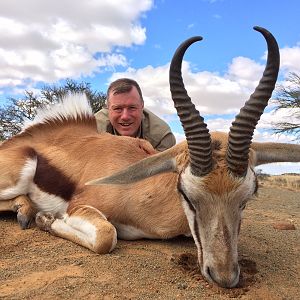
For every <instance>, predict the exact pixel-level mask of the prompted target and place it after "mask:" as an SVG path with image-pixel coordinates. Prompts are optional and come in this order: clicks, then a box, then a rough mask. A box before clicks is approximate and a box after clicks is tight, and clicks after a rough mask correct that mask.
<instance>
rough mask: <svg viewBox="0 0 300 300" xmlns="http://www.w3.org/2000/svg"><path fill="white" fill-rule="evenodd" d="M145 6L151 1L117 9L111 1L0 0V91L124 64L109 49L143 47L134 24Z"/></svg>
mask: <svg viewBox="0 0 300 300" xmlns="http://www.w3.org/2000/svg"><path fill="white" fill-rule="evenodd" d="M151 6H152V1H151V0H124V1H123V3H122V5H120V4H119V2H118V1H113V0H86V1H80V0H61V1H51V0H43V1H39V0H22V1H18V0H1V1H0V34H1V40H0V87H5V86H8V85H9V86H13V85H20V83H24V81H25V80H26V79H29V78H30V80H31V81H46V82H50V81H55V80H59V79H61V78H65V77H73V78H74V77H79V76H84V75H91V74H92V73H93V72H97V71H99V69H101V68H105V67H112V66H115V65H122V66H125V65H127V60H126V58H125V57H124V56H123V55H122V54H118V53H115V52H114V49H115V47H130V46H132V45H141V44H143V43H144V41H145V39H146V29H145V28H144V27H142V26H141V25H140V23H139V20H140V19H141V18H142V17H143V13H144V12H146V11H147V10H149V9H150V8H151ZM69 8H70V9H69ZM97 53H101V55H100V58H97V57H98V56H99V55H96V54H97Z"/></svg>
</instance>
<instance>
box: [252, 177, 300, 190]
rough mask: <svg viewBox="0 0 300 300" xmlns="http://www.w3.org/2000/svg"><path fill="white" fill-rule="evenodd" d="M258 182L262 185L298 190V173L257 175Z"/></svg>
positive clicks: (299, 184)
mask: <svg viewBox="0 0 300 300" xmlns="http://www.w3.org/2000/svg"><path fill="white" fill-rule="evenodd" d="M258 180H259V183H260V184H261V185H264V186H271V187H272V186H276V187H282V188H287V189H290V190H293V191H300V175H299V174H283V175H272V176H269V175H259V176H258Z"/></svg>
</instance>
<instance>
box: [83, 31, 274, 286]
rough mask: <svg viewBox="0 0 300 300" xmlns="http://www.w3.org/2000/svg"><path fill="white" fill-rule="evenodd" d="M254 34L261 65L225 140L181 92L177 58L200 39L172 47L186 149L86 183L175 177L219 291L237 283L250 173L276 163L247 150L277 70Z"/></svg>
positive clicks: (205, 270)
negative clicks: (263, 56)
mask: <svg viewBox="0 0 300 300" xmlns="http://www.w3.org/2000/svg"><path fill="white" fill-rule="evenodd" d="M254 29H255V30H257V31H259V32H260V33H261V34H262V35H263V36H264V38H265V40H266V42H267V45H268V59H267V64H266V68H265V71H264V73H263V76H262V79H261V80H260V82H259V84H258V86H257V88H256V89H255V91H254V93H253V94H252V95H251V96H250V99H249V100H248V101H247V102H246V103H245V105H244V107H243V108H242V109H241V110H240V112H239V114H238V115H237V116H236V118H235V121H234V122H233V123H232V126H231V128H230V132H229V135H228V136H227V135H225V136H224V134H220V133H212V134H210V133H209V130H208V129H207V126H206V124H205V123H204V120H203V118H202V117H201V116H200V115H199V112H198V111H197V110H196V109H195V106H194V104H193V103H192V102H191V99H190V98H189V96H188V94H187V92H186V90H185V87H184V83H183V79H182V75H181V65H182V60H183V56H184V53H185V51H186V50H187V48H188V47H189V46H190V45H191V44H192V43H194V42H196V41H199V40H201V39H202V38H201V37H193V38H190V39H188V40H186V41H185V42H183V43H182V44H181V45H180V46H179V47H178V49H177V51H176V52H175V54H174V56H173V59H172V62H171V66H170V89H171V94H172V98H173V101H174V104H175V108H176V110H177V114H178V116H179V118H180V121H181V123H182V126H183V128H184V132H185V136H186V144H184V146H182V145H181V146H180V145H176V146H174V147H173V148H171V149H168V150H166V151H164V152H162V153H158V154H156V155H153V156H151V157H149V158H146V159H144V160H142V161H139V162H138V163H136V164H134V165H131V166H130V167H128V168H127V169H126V170H122V171H120V172H118V173H116V174H114V175H112V176H109V177H106V178H102V179H101V178H100V179H96V180H93V181H92V182H89V184H128V183H132V182H135V181H138V180H141V179H144V178H147V177H150V176H153V175H156V174H159V173H163V172H171V171H172V172H177V173H178V184H177V187H174V188H177V190H178V194H179V195H180V199H181V201H182V204H183V208H184V212H185V214H186V217H187V220H188V223H189V227H190V230H191V233H192V235H193V238H194V240H195V244H196V246H197V249H198V261H199V264H200V267H201V271H202V274H203V275H204V276H205V277H206V278H207V279H208V280H209V281H212V282H215V283H217V284H218V285H220V286H223V287H234V286H236V285H237V283H238V281H239V274H240V269H239V265H238V252H237V243H238V234H239V229H240V223H241V215H242V211H243V209H244V208H245V205H246V202H247V201H248V200H249V199H250V198H251V197H252V196H253V194H255V192H256V189H257V181H256V176H255V173H254V170H253V169H254V167H255V166H256V165H257V164H258V163H262V160H263V161H264V162H271V161H276V158H275V159H274V158H272V159H271V158H270V159H266V158H264V159H258V157H266V156H267V155H268V153H264V149H263V147H258V148H259V149H258V150H256V149H253V148H251V147H250V146H253V145H251V141H252V136H253V132H254V129H255V127H256V125H257V122H258V120H259V118H260V116H261V115H262V113H263V110H264V108H265V107H266V106H267V104H268V100H269V99H270V97H271V94H272V91H273V89H274V87H275V83H276V80H277V75H278V70H279V49H278V45H277V42H276V40H275V38H274V37H273V36H272V34H271V33H270V32H268V31H267V30H266V29H264V28H261V27H254ZM184 143H185V142H184ZM268 151H269V150H268ZM265 152H267V151H266V150H265ZM270 156H272V154H270ZM258 161H260V162H258ZM159 188H161V189H163V188H164V187H159ZM170 201H171V200H170ZM174 222H176V220H174Z"/></svg>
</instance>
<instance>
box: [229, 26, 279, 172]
mask: <svg viewBox="0 0 300 300" xmlns="http://www.w3.org/2000/svg"><path fill="white" fill-rule="evenodd" d="M254 29H255V30H256V31H259V32H260V33H261V34H262V35H263V36H264V38H265V40H266V42H267V45H268V59H267V63H266V68H265V70H264V73H263V76H262V78H261V80H260V82H259V84H258V86H257V87H256V89H255V91H254V93H253V94H252V95H251V96H250V99H249V100H248V101H247V102H246V103H245V105H244V107H243V108H242V109H241V110H240V112H239V114H238V115H237V116H236V118H235V121H234V122H232V126H231V127H230V132H229V137H228V149H227V157H226V159H227V165H228V169H229V170H230V171H231V172H232V173H233V174H234V175H236V176H239V177H243V176H245V174H246V172H247V168H248V156H249V149H250V144H251V140H252V136H253V132H254V129H255V127H256V125H257V122H258V120H259V119H260V117H261V115H262V114H263V111H264V109H265V107H266V106H267V105H268V101H269V99H270V98H271V95H272V92H273V90H274V88H275V83H276V80H277V76H278V71H279V63H280V55H279V49H278V44H277V42H276V39H275V38H274V37H273V35H272V34H271V33H270V32H269V31H268V30H266V29H264V28H262V27H258V26H255V27H254Z"/></svg>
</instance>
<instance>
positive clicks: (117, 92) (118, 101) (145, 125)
mask: <svg viewBox="0 0 300 300" xmlns="http://www.w3.org/2000/svg"><path fill="white" fill-rule="evenodd" d="M95 117H96V120H97V128H98V131H99V132H109V133H111V134H114V135H125V136H131V137H138V138H142V139H145V140H147V141H149V142H150V143H151V145H152V146H153V148H154V149H156V150H158V151H163V150H166V149H168V148H170V147H172V146H174V145H175V143H176V140H175V137H174V135H173V133H172V132H171V129H170V127H169V126H168V125H167V123H166V122H164V121H163V120H162V119H160V118H159V117H158V116H156V115H154V114H153V113H152V112H150V111H149V110H147V109H145V108H144V100H143V96H142V91H141V88H140V86H139V85H138V83H137V82H136V81H134V80H132V79H129V78H121V79H118V80H116V81H114V82H112V83H111V84H110V86H109V87H108V90H107V108H103V109H101V110H100V111H99V112H97V113H96V114H95Z"/></svg>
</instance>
